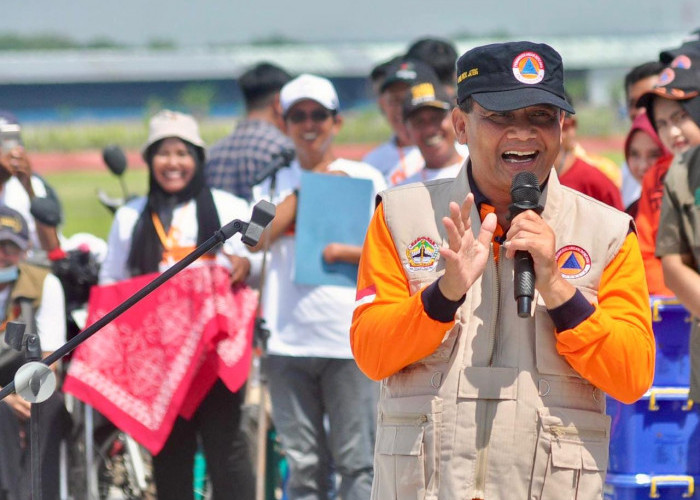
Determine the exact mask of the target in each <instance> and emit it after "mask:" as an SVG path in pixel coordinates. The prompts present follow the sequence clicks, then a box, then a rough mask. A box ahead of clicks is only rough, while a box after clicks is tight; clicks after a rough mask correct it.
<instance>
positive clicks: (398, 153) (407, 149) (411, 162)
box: [362, 59, 435, 186]
mask: <svg viewBox="0 0 700 500" xmlns="http://www.w3.org/2000/svg"><path fill="white" fill-rule="evenodd" d="M430 77H435V74H434V72H433V70H432V68H430V66H428V65H426V64H424V63H421V62H419V61H408V60H405V59H400V60H397V61H395V62H394V63H393V64H391V65H390V66H389V67H388V68H386V70H385V76H384V79H383V81H382V82H381V84H380V85H379V95H378V97H377V102H378V104H379V109H380V110H381V112H382V114H383V115H384V117H385V118H386V120H387V122H389V126H390V127H391V130H392V132H393V136H392V137H391V139H389V140H388V141H387V142H385V143H383V144H380V145H379V146H377V147H376V148H374V149H373V150H372V151H370V152H369V153H367V155H366V156H365V157H364V158H363V159H362V161H363V162H364V163H368V164H370V165H372V166H373V167H374V168H376V169H377V170H379V171H380V172H381V173H382V175H384V178H385V179H386V181H387V183H388V184H389V185H390V186H394V185H396V184H399V183H401V182H403V181H404V180H405V179H406V178H407V177H409V176H411V175H413V174H415V173H416V172H418V171H419V170H420V169H421V168H423V163H424V162H423V158H422V156H421V154H420V151H419V149H418V147H417V146H416V145H415V144H413V143H412V142H411V138H410V137H409V135H408V131H407V130H406V126H405V124H404V122H403V114H402V108H403V102H404V100H405V99H406V95H407V94H408V89H409V87H410V86H411V85H412V84H413V83H414V82H415V81H417V80H419V79H425V78H430Z"/></svg>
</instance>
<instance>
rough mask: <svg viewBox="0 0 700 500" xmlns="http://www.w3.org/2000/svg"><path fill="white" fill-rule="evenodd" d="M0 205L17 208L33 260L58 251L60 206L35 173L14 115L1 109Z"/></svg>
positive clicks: (49, 256)
mask: <svg viewBox="0 0 700 500" xmlns="http://www.w3.org/2000/svg"><path fill="white" fill-rule="evenodd" d="M0 206H8V207H10V208H12V209H14V210H17V211H18V212H19V213H20V214H21V215H22V217H23V218H24V220H25V221H26V222H27V227H28V228H29V237H30V240H31V242H32V247H31V249H30V250H29V254H28V256H29V257H30V258H31V259H32V260H33V261H36V260H38V259H41V255H39V254H42V253H46V254H47V256H48V258H49V259H52V252H56V251H59V252H60V248H59V246H60V243H59V236H58V231H57V229H56V227H57V226H58V224H59V223H60V222H61V206H60V203H59V201H58V197H57V196H56V193H55V192H54V191H53V189H52V188H51V187H50V186H49V185H48V184H47V183H46V182H45V181H44V180H43V179H42V178H41V177H39V176H38V175H36V174H35V173H34V172H33V170H32V166H31V162H30V161H29V157H28V155H27V151H26V149H25V148H24V145H23V144H22V137H21V129H20V125H19V123H18V121H17V118H16V117H15V116H14V115H13V114H12V113H10V112H9V111H3V110H0Z"/></svg>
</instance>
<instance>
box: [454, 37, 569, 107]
mask: <svg viewBox="0 0 700 500" xmlns="http://www.w3.org/2000/svg"><path fill="white" fill-rule="evenodd" d="M467 97H472V98H473V99H474V100H475V101H476V102H477V103H479V105H480V106H482V107H484V108H486V109H488V110H490V111H512V110H514V109H522V108H526V107H528V106H535V105H538V104H550V105H552V106H556V107H558V108H560V109H563V110H565V111H568V112H569V113H574V108H573V107H572V106H571V104H569V103H568V102H567V101H566V98H565V94H564V66H563V64H562V61H561V56H560V55H559V53H558V52H557V51H556V50H554V49H553V48H552V47H550V46H549V45H546V44H544V43H533V42H506V43H494V44H491V45H483V46H481V47H476V48H474V49H471V50H469V51H468V52H466V53H465V54H464V55H462V57H460V58H459V60H458V61H457V102H458V103H459V104H462V103H463V102H464V101H465V100H466V99H467Z"/></svg>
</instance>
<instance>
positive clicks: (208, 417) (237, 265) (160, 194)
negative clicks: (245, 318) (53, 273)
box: [99, 110, 258, 500]
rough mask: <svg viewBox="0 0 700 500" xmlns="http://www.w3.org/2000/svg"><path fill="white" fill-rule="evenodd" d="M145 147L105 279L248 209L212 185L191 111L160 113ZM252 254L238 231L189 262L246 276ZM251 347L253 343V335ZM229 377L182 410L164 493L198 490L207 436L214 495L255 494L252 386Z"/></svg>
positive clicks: (164, 255)
mask: <svg viewBox="0 0 700 500" xmlns="http://www.w3.org/2000/svg"><path fill="white" fill-rule="evenodd" d="M142 154H143V158H144V160H145V162H146V164H147V165H148V173H149V186H148V194H147V195H146V196H145V197H140V198H136V199H134V200H132V201H129V202H128V203H127V204H126V205H124V206H122V207H120V208H119V209H118V210H117V212H116V214H115V216H114V222H113V224H112V228H111V230H110V233H109V237H108V241H107V243H108V250H107V256H106V257H105V261H104V263H103V264H102V267H101V268H100V278H99V281H100V284H109V283H114V282H117V281H122V280H126V279H129V278H131V277H135V276H139V275H143V274H148V273H155V272H162V271H164V270H166V269H167V268H169V267H171V266H172V265H173V264H175V263H176V262H178V261H179V260H181V259H182V258H183V257H185V256H186V255H187V254H189V253H190V252H192V251H193V250H194V249H195V248H196V247H197V246H198V245H201V244H202V243H204V242H205V241H206V240H208V239H209V238H211V236H213V235H214V233H215V232H216V231H217V230H219V229H220V227H221V226H222V225H223V224H226V223H228V222H230V221H232V220H234V219H242V220H244V219H247V218H248V215H249V208H248V204H247V203H246V202H245V201H244V200H242V199H240V198H237V197H235V196H233V195H231V194H229V193H226V192H224V191H220V190H217V189H210V188H208V187H207V186H206V185H205V182H204V172H203V166H204V161H205V144H204V141H203V140H202V138H201V136H200V134H199V126H198V125H197V122H196V121H195V119H194V118H193V117H192V116H190V115H187V114H183V113H179V112H176V111H170V110H163V111H160V112H158V113H156V114H155V115H154V116H153V117H152V118H151V120H150V123H149V133H148V140H147V141H146V144H145V146H144V147H143V150H142ZM252 260H253V258H252V256H251V255H250V254H249V252H248V251H247V249H246V247H245V246H244V245H243V244H242V243H241V241H240V238H239V237H237V236H236V237H233V238H229V239H228V240H226V242H224V243H223V245H221V246H219V247H217V248H216V249H214V250H213V251H211V252H210V253H209V254H207V255H205V256H203V257H202V258H200V259H199V260H198V261H197V262H195V263H193V264H191V265H190V268H192V267H197V266H204V265H214V266H221V267H224V268H227V269H229V270H230V273H231V278H230V279H231V283H243V282H244V281H245V280H246V279H247V278H248V276H249V274H250V269H251V261H252ZM257 260H258V259H257V258H256V259H255V261H257ZM179 300H187V298H186V297H181V298H180V299H179ZM183 307H184V306H183ZM212 307H213V306H212ZM182 326H183V328H186V327H188V325H182ZM245 349H248V350H249V349H251V346H250V344H249V343H248V344H247V345H246V346H245ZM195 382H196V381H195ZM195 382H193V383H195ZM225 382H226V381H224V380H222V379H221V378H219V379H217V380H216V381H215V382H214V385H213V387H212V388H211V389H209V392H208V393H207V395H206V396H205V398H204V399H203V401H202V402H201V403H200V404H199V406H198V407H197V410H195V412H194V416H193V417H192V418H191V419H190V420H187V419H185V418H183V417H181V416H178V417H177V420H176V421H175V423H174V426H173V428H172V430H171V432H170V435H169V436H168V439H167V441H166V442H165V445H164V446H163V448H162V450H161V451H160V452H159V453H158V454H156V455H155V456H154V457H153V467H154V470H153V472H154V479H155V483H156V488H157V490H158V496H159V498H168V499H172V500H177V499H191V498H192V484H193V464H194V454H195V451H196V449H197V442H198V439H202V445H203V449H204V455H205V457H206V459H207V469H208V470H209V471H210V477H211V479H212V487H213V493H214V496H215V497H217V498H218V497H222V498H223V497H226V496H228V495H230V494H231V491H236V492H237V495H240V498H246V499H247V498H253V495H254V489H255V483H254V480H253V477H252V467H251V464H250V461H249V458H248V457H247V456H241V455H240V451H241V450H242V449H245V446H243V445H240V444H237V443H240V442H241V439H243V438H242V435H241V433H240V429H239V422H240V417H241V405H242V403H243V399H244V394H245V386H243V387H240V386H239V387H228V385H227V384H226V383H225ZM222 412H224V414H222Z"/></svg>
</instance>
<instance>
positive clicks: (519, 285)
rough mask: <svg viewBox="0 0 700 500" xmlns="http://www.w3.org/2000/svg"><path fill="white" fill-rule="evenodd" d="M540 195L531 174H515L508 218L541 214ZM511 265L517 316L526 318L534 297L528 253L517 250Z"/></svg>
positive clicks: (533, 269) (533, 175)
mask: <svg viewBox="0 0 700 500" xmlns="http://www.w3.org/2000/svg"><path fill="white" fill-rule="evenodd" d="M540 194H541V192H540V185H539V183H538V182H537V177H536V176H535V174H533V173H532V172H519V173H518V174H516V175H515V177H513V183H512V184H511V187H510V199H511V201H512V203H511V204H510V206H509V207H508V208H509V210H510V218H511V219H512V218H513V217H515V216H516V215H518V214H519V213H521V212H524V211H525V210H533V211H535V212H537V213H538V214H539V213H541V212H542V207H541V206H540V205H539V203H540ZM513 265H514V267H515V277H514V283H513V285H514V288H513V295H514V296H515V300H516V301H517V303H518V304H517V305H518V316H520V317H521V318H527V317H529V316H530V309H531V307H532V299H533V298H534V296H535V266H534V264H533V262H532V256H531V255H530V253H529V252H525V251H523V250H517V251H516V252H515V259H514V263H513Z"/></svg>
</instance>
